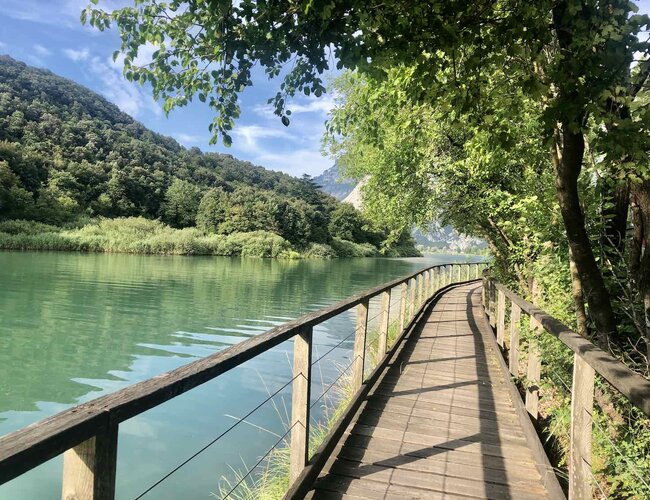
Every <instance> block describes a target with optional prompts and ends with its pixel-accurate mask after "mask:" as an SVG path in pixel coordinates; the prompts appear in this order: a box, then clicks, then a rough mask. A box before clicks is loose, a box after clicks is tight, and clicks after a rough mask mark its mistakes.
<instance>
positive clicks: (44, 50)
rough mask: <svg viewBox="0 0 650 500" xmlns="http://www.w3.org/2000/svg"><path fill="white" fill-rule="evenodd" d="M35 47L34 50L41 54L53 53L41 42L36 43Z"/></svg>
mask: <svg viewBox="0 0 650 500" xmlns="http://www.w3.org/2000/svg"><path fill="white" fill-rule="evenodd" d="M33 47H34V52H36V53H37V54H38V55H39V56H49V55H51V54H52V52H51V51H50V49H48V48H46V47H43V46H42V45H41V44H40V43H35V44H34V46H33Z"/></svg>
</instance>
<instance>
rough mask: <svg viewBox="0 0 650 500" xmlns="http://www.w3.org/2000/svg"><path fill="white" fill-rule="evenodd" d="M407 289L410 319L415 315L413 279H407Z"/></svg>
mask: <svg viewBox="0 0 650 500" xmlns="http://www.w3.org/2000/svg"><path fill="white" fill-rule="evenodd" d="M409 289H410V290H409V291H410V297H409V320H411V319H413V316H415V279H411V280H410V281H409Z"/></svg>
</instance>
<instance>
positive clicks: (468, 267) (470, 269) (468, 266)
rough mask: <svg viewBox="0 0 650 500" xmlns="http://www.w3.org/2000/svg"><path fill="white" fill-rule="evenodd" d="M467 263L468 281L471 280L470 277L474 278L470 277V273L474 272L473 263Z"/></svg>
mask: <svg viewBox="0 0 650 500" xmlns="http://www.w3.org/2000/svg"><path fill="white" fill-rule="evenodd" d="M466 265H467V281H469V280H470V279H472V278H471V277H470V276H471V274H470V273H471V272H472V264H466Z"/></svg>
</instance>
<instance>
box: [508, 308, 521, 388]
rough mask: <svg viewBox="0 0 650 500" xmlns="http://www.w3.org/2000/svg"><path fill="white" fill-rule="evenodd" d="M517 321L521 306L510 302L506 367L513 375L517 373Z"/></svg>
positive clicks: (519, 318) (519, 319)
mask: <svg viewBox="0 0 650 500" xmlns="http://www.w3.org/2000/svg"><path fill="white" fill-rule="evenodd" d="M519 321H521V308H520V307H519V306H518V305H517V304H515V303H514V302H512V303H511V309H510V351H509V352H508V368H509V369H510V373H512V374H513V375H514V376H515V377H516V376H518V375H519Z"/></svg>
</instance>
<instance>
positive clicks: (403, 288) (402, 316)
mask: <svg viewBox="0 0 650 500" xmlns="http://www.w3.org/2000/svg"><path fill="white" fill-rule="evenodd" d="M407 292H408V285H407V284H406V283H402V284H401V285H400V295H399V331H400V332H401V331H402V330H404V326H405V325H406V294H407Z"/></svg>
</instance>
